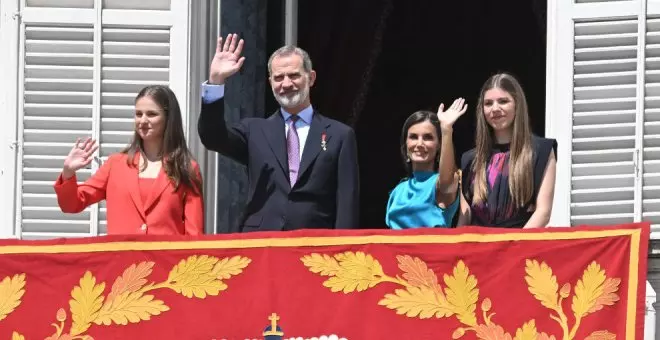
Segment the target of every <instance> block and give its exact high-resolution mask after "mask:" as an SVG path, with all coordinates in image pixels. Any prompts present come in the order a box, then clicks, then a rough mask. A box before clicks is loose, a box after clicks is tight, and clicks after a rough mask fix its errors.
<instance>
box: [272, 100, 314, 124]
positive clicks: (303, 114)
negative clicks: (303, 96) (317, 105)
mask: <svg viewBox="0 0 660 340" xmlns="http://www.w3.org/2000/svg"><path fill="white" fill-rule="evenodd" d="M280 112H282V118H284V121H285V122H286V121H287V120H288V119H289V117H291V114H290V113H288V112H286V110H284V109H283V108H280ZM313 115H314V108H313V107H312V105H311V104H310V105H309V106H307V107H306V108H304V109H303V110H302V111H300V112H298V117H300V119H301V120H302V121H303V122H305V123H306V124H311V123H312V116H313Z"/></svg>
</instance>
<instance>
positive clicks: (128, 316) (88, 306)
mask: <svg viewBox="0 0 660 340" xmlns="http://www.w3.org/2000/svg"><path fill="white" fill-rule="evenodd" d="M250 262H251V260H250V259H249V258H246V257H242V256H234V257H232V258H224V259H222V260H220V259H218V258H216V257H211V256H207V255H199V256H198V255H192V256H190V257H188V258H186V259H183V260H181V261H180V262H179V263H178V264H177V265H175V266H174V267H173V268H172V270H171V271H170V273H169V276H168V278H167V280H165V281H163V282H161V283H154V282H151V283H148V281H147V277H148V276H149V275H151V273H152V272H153V267H154V262H147V261H144V262H140V263H137V264H132V265H131V266H129V267H128V268H126V270H124V272H123V273H122V275H120V276H118V277H117V278H116V279H115V281H114V283H113V285H112V288H111V289H110V292H109V293H108V296H107V298H105V297H104V296H103V292H104V290H105V283H104V282H99V283H97V282H96V278H95V277H94V275H92V273H91V272H89V271H87V272H85V274H84V275H83V277H82V278H81V279H80V284H79V285H78V286H75V287H74V288H73V290H72V291H71V297H72V299H71V300H70V301H69V306H70V309H71V319H72V323H71V331H70V332H69V333H66V332H65V331H64V322H65V321H66V319H67V313H66V311H65V310H64V309H62V308H60V309H59V310H58V311H57V313H56V319H57V323H53V324H52V326H53V327H55V334H53V335H51V336H50V337H47V338H46V339H47V340H67V339H68V340H93V337H91V336H90V335H84V334H82V333H84V332H85V331H87V330H88V329H89V327H90V326H91V324H92V323H95V324H97V325H106V326H108V325H111V324H116V325H127V324H129V323H138V322H140V321H147V320H150V319H151V317H152V316H156V315H160V314H161V313H163V312H166V311H168V310H170V308H169V307H168V306H167V305H165V303H164V302H163V301H161V300H157V299H155V298H154V295H151V294H146V293H147V292H149V291H152V290H156V289H161V288H169V289H172V290H174V291H175V292H177V293H180V294H182V295H183V296H186V297H188V298H192V297H197V298H205V297H206V296H208V295H218V294H219V292H220V291H221V290H225V289H227V285H226V284H225V283H224V282H222V280H224V279H229V278H230V277H232V276H234V275H238V274H240V273H241V272H242V271H243V269H245V268H246V267H247V266H248V264H249V263H250ZM17 278H18V279H17V280H18V281H17V282H20V280H23V281H24V275H23V277H17ZM24 285H25V283H24V282H23V283H22V284H21V285H20V286H21V287H20V288H22V287H23V286H24ZM0 293H2V284H0ZM0 297H2V295H1V294H0ZM19 298H20V297H19ZM0 301H2V300H0ZM0 306H2V305H0ZM16 334H17V335H18V333H16Z"/></svg>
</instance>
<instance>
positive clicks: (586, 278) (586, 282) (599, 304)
mask: <svg viewBox="0 0 660 340" xmlns="http://www.w3.org/2000/svg"><path fill="white" fill-rule="evenodd" d="M620 282H621V280H620V279H618V278H617V279H614V278H608V277H606V276H605V271H604V270H601V268H600V265H599V264H598V263H596V262H595V261H593V262H591V264H589V266H588V267H587V269H586V270H585V271H584V274H582V278H581V279H580V280H578V282H577V284H575V295H574V296H573V303H572V304H571V308H572V309H573V313H574V314H575V325H574V326H573V328H572V329H571V331H570V333H569V339H573V338H574V337H575V334H576V333H577V329H578V327H579V326H580V322H581V320H582V318H583V317H584V316H586V315H588V314H590V313H593V312H596V311H599V310H600V309H602V308H603V306H611V305H613V304H614V303H615V302H616V301H618V300H619V296H618V295H617V294H616V291H618V289H619V283H620Z"/></svg>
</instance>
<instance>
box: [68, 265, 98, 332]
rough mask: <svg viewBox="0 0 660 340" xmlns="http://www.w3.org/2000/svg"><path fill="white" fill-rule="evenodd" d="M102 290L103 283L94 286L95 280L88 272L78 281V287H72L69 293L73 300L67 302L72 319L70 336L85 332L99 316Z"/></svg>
mask: <svg viewBox="0 0 660 340" xmlns="http://www.w3.org/2000/svg"><path fill="white" fill-rule="evenodd" d="M104 289H105V283H103V282H101V283H99V284H96V278H95V277H94V276H93V275H92V273H91V272H89V271H87V272H85V275H84V276H83V277H82V278H81V279H80V285H79V286H76V287H73V290H72V291H71V297H72V298H73V299H72V300H70V301H69V307H70V308H71V318H72V319H73V323H72V325H71V335H78V334H82V333H83V332H85V331H86V330H87V329H88V328H89V326H90V324H91V323H92V321H94V320H95V319H96V317H97V316H98V315H99V311H100V310H101V307H102V306H103V295H102V294H103V290H104Z"/></svg>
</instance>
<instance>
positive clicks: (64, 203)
mask: <svg viewBox="0 0 660 340" xmlns="http://www.w3.org/2000/svg"><path fill="white" fill-rule="evenodd" d="M113 158H114V157H110V158H108V160H107V161H106V162H105V163H103V165H101V167H100V168H99V169H98V170H97V171H96V172H95V173H94V174H93V175H92V177H90V178H89V179H88V180H87V181H85V183H83V184H81V185H78V179H77V177H76V175H73V176H72V177H71V178H69V179H64V178H62V174H61V173H60V175H59V176H58V177H57V180H56V181H55V185H54V188H55V194H57V204H58V205H59V206H60V209H61V210H62V212H65V213H79V212H81V211H83V210H85V208H87V207H88V206H90V205H92V204H94V203H98V202H99V201H101V200H103V199H105V190H106V187H107V184H108V177H109V176H110V168H111V164H112V160H113Z"/></svg>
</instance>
